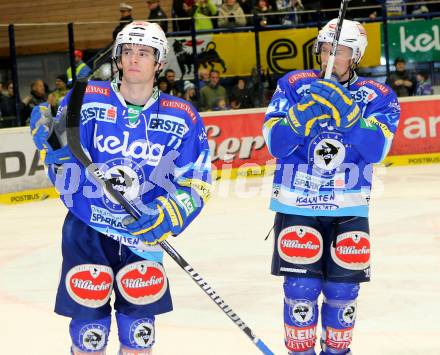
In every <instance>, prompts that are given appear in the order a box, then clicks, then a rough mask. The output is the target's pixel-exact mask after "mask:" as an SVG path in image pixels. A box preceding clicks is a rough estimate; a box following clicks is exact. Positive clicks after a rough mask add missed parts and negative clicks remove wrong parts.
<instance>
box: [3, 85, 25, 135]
mask: <svg viewBox="0 0 440 355" xmlns="http://www.w3.org/2000/svg"><path fill="white" fill-rule="evenodd" d="M18 109H19V112H18V115H19V116H20V124H21V125H22V126H24V124H25V123H26V117H23V109H24V104H23V102H22V101H20V103H19V107H18ZM0 115H1V117H2V123H1V127H12V126H15V124H16V117H17V109H16V107H15V96H14V83H13V82H12V80H9V81H8V83H7V84H6V95H2V96H1V98H0Z"/></svg>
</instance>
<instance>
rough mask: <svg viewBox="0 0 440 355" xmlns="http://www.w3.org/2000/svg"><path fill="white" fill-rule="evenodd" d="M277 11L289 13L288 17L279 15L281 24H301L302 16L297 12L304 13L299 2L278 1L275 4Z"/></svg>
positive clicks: (294, 0)
mask: <svg viewBox="0 0 440 355" xmlns="http://www.w3.org/2000/svg"><path fill="white" fill-rule="evenodd" d="M276 4H277V8H278V11H280V12H287V11H290V12H291V13H290V14H288V15H280V18H281V24H283V25H297V24H299V23H301V22H302V17H301V16H302V15H301V14H299V13H298V12H301V11H304V5H303V4H302V2H301V0H278V1H277V2H276Z"/></svg>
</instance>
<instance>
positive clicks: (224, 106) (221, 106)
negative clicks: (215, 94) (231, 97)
mask: <svg viewBox="0 0 440 355" xmlns="http://www.w3.org/2000/svg"><path fill="white" fill-rule="evenodd" d="M229 109H230V107H229V105H228V103H227V102H226V99H225V98H223V97H222V98H220V99H218V100H217V103H216V104H215V105H214V107H213V108H212V111H225V110H229Z"/></svg>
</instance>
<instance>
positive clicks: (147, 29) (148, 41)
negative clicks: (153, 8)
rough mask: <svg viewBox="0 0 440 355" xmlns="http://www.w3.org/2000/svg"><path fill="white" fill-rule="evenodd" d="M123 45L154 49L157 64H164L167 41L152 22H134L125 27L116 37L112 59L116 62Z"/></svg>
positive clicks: (161, 31) (159, 28)
mask: <svg viewBox="0 0 440 355" xmlns="http://www.w3.org/2000/svg"><path fill="white" fill-rule="evenodd" d="M123 44H140V45H144V46H150V47H152V48H154V49H156V59H157V62H158V63H165V61H166V58H167V54H168V41H167V38H166V36H165V33H164V32H163V30H162V28H161V27H160V26H159V25H158V24H157V23H153V22H146V21H134V22H132V23H130V24H128V25H127V26H125V27H124V28H123V29H122V30H121V32H119V33H118V35H117V36H116V40H115V43H114V44H113V52H112V59H114V60H117V59H118V58H119V57H120V56H121V53H122V45H123Z"/></svg>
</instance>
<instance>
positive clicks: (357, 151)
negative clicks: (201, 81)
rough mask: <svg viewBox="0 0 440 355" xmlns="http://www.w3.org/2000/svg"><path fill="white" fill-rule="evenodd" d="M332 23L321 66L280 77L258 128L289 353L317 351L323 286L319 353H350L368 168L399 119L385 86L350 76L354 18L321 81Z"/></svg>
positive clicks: (358, 52) (319, 51)
mask: <svg viewBox="0 0 440 355" xmlns="http://www.w3.org/2000/svg"><path fill="white" fill-rule="evenodd" d="M336 24H337V20H336V19H334V20H331V21H330V22H329V23H328V24H326V25H325V26H324V27H323V28H322V29H321V30H320V31H319V34H318V37H317V39H316V43H315V54H316V55H317V56H318V58H319V59H320V63H321V70H320V71H317V70H301V71H299V70H298V71H293V72H290V73H288V74H286V75H285V76H284V77H282V78H281V79H280V80H279V81H278V87H277V89H276V91H275V93H274V95H273V97H272V100H271V102H270V105H269V106H268V109H267V112H266V116H265V121H264V127H263V134H264V138H265V141H266V143H267V146H268V148H269V151H270V153H271V154H272V155H273V156H274V157H276V158H277V169H276V172H275V176H274V182H273V190H272V198H271V203H270V208H271V209H272V210H273V211H275V212H276V216H275V225H274V231H275V243H274V252H273V259H272V274H273V275H278V276H283V277H284V328H285V345H286V347H287V350H288V353H289V354H302V355H308V354H315V349H314V348H315V342H316V334H317V333H316V326H317V323H318V314H319V308H318V303H317V300H318V296H319V295H320V294H321V292H322V293H323V296H324V297H323V304H322V307H321V321H322V335H321V349H322V351H321V354H349V353H350V348H349V346H350V343H351V341H352V335H353V328H354V325H355V319H356V312H357V306H356V299H357V297H358V293H359V289H360V287H359V283H361V282H367V281H369V279H370V236H369V227H368V203H369V199H370V189H371V178H372V171H373V164H374V163H378V162H380V161H381V160H382V159H383V158H384V157H385V156H386V154H387V153H388V151H389V149H390V146H391V142H392V139H393V134H394V132H395V130H396V128H397V124H398V121H399V116H400V107H399V103H398V101H397V98H396V95H395V93H394V92H393V91H392V90H391V89H390V88H389V87H388V86H386V85H383V84H380V83H378V82H376V81H374V80H370V79H366V78H361V77H358V75H357V74H356V71H355V69H356V66H357V64H358V63H359V61H360V60H361V58H362V56H363V55H364V52H365V49H366V47H367V36H366V32H365V29H364V28H363V27H362V26H361V25H360V24H359V23H358V22H354V21H349V20H344V22H343V26H342V31H341V35H340V39H339V45H338V48H337V53H336V58H335V64H334V67H333V74H334V76H335V77H336V80H333V81H331V80H324V79H322V78H323V76H324V75H323V73H324V72H325V69H326V66H327V61H328V58H329V55H330V52H331V48H332V41H333V38H334V34H335V28H336ZM371 350H372V351H374V348H373V345H372V349H371Z"/></svg>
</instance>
